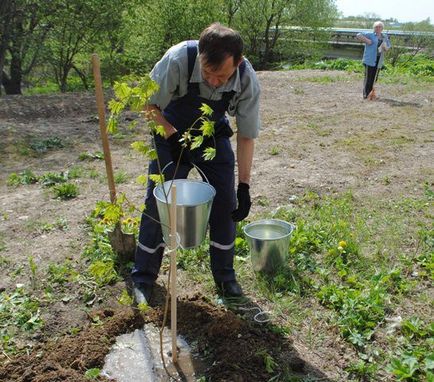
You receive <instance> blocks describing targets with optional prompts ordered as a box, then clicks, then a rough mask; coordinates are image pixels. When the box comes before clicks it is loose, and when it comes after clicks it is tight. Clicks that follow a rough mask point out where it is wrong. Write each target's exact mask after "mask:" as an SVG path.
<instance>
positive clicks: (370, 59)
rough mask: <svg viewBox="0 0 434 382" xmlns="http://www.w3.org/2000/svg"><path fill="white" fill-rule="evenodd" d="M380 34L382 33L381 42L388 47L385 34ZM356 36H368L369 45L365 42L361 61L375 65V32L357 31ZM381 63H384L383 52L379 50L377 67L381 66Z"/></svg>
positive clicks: (389, 45)
mask: <svg viewBox="0 0 434 382" xmlns="http://www.w3.org/2000/svg"><path fill="white" fill-rule="evenodd" d="M381 35H382V39H383V43H385V44H386V46H387V47H388V48H390V47H391V44H390V41H389V38H388V37H387V35H386V34H385V33H382V34H381ZM357 36H365V37H366V38H369V40H371V41H372V44H371V45H368V44H366V43H365V50H364V52H363V59H362V62H363V63H364V64H365V65H368V66H375V65H376V63H377V53H378V37H377V34H376V33H374V32H364V33H358V34H357ZM383 64H384V52H383V51H381V53H380V60H379V61H378V68H382V67H383Z"/></svg>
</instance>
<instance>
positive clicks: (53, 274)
mask: <svg viewBox="0 0 434 382" xmlns="http://www.w3.org/2000/svg"><path fill="white" fill-rule="evenodd" d="M47 274H48V282H49V283H50V284H59V285H64V284H66V283H67V282H69V281H72V279H73V278H74V277H76V276H77V275H78V272H77V271H75V270H74V268H73V267H72V264H71V262H70V261H69V260H66V261H64V262H63V263H62V264H56V263H51V264H49V266H48V269H47Z"/></svg>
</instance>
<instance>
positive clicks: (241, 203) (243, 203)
mask: <svg viewBox="0 0 434 382" xmlns="http://www.w3.org/2000/svg"><path fill="white" fill-rule="evenodd" d="M249 189H250V186H249V185H248V184H247V183H239V184H238V190H237V199H238V208H237V209H236V210H235V211H233V212H232V220H233V221H234V222H240V221H241V220H243V219H245V218H246V217H247V215H248V214H249V211H250V207H251V206H252V202H251V200H250V193H249Z"/></svg>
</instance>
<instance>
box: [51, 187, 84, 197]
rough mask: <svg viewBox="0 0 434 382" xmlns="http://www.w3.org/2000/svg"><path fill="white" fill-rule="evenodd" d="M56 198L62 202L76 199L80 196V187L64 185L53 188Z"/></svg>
mask: <svg viewBox="0 0 434 382" xmlns="http://www.w3.org/2000/svg"><path fill="white" fill-rule="evenodd" d="M52 190H53V194H54V197H55V198H59V199H61V200H69V199H74V198H76V197H77V196H78V193H79V191H78V186H77V185H76V184H74V183H62V184H59V185H56V186H54V187H53V188H52Z"/></svg>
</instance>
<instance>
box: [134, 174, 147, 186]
mask: <svg viewBox="0 0 434 382" xmlns="http://www.w3.org/2000/svg"><path fill="white" fill-rule="evenodd" d="M136 182H137V183H139V184H140V185H142V186H145V185H146V183H148V177H147V176H146V175H139V176H138V177H137V179H136Z"/></svg>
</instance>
